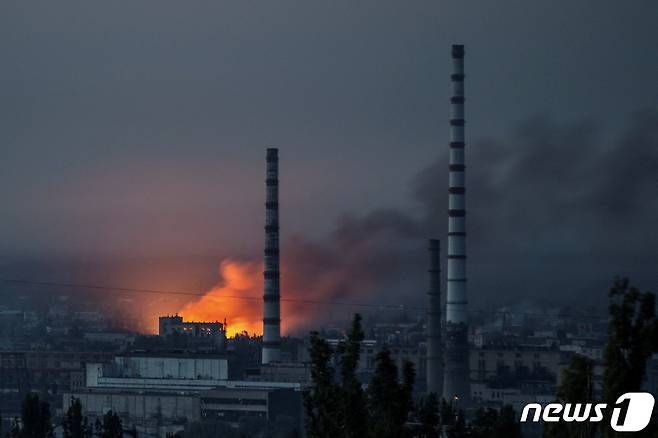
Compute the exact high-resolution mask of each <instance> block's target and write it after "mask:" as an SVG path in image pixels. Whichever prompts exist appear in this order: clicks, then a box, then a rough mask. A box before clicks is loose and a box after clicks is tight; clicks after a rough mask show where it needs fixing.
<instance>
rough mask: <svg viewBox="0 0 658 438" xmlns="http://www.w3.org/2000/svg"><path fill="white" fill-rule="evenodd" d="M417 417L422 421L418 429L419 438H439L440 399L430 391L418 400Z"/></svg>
mask: <svg viewBox="0 0 658 438" xmlns="http://www.w3.org/2000/svg"><path fill="white" fill-rule="evenodd" d="M416 418H417V419H418V422H419V423H420V427H419V429H418V431H417V436H418V437H419V438H438V436H439V399H438V398H437V396H436V394H434V393H430V394H428V395H427V396H426V397H423V398H421V399H420V400H419V401H418V405H417V407H416Z"/></svg>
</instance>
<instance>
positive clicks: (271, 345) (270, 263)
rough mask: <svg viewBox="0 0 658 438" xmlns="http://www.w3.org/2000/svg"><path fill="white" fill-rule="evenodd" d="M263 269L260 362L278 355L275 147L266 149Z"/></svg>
mask: <svg viewBox="0 0 658 438" xmlns="http://www.w3.org/2000/svg"><path fill="white" fill-rule="evenodd" d="M265 187H266V200H265V272H263V276H264V282H263V285H264V291H263V292H264V293H263V301H264V303H263V355H262V362H263V363H264V364H267V363H270V362H276V361H278V360H279V359H280V356H281V310H280V306H279V150H278V149H276V148H268V149H267V176H266V180H265Z"/></svg>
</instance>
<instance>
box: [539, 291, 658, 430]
mask: <svg viewBox="0 0 658 438" xmlns="http://www.w3.org/2000/svg"><path fill="white" fill-rule="evenodd" d="M608 296H609V299H610V304H609V306H608V313H609V316H610V320H609V325H608V341H607V343H606V345H605V348H604V350H603V380H602V382H601V388H600V391H598V389H599V388H597V387H596V386H595V379H594V365H595V364H594V361H593V360H592V359H590V358H588V357H585V356H580V355H574V356H573V357H572V359H571V363H570V364H569V366H568V367H567V368H566V369H565V370H564V372H563V374H562V382H561V384H560V386H559V387H558V391H557V401H558V402H560V403H571V404H572V405H573V404H575V403H587V402H590V403H605V404H606V405H607V406H608V409H607V410H606V411H605V413H606V415H605V418H604V419H603V421H601V422H599V423H590V422H588V421H585V422H581V423H578V422H574V423H565V422H557V423H547V424H546V427H545V428H544V436H545V437H546V438H594V437H598V436H603V437H606V438H613V437H618V436H624V433H620V432H615V431H614V430H613V429H612V428H611V427H610V420H611V413H612V406H614V405H615V402H616V400H617V398H618V397H619V396H621V395H622V394H624V393H627V392H639V391H641V390H642V383H643V381H644V378H645V376H646V372H647V362H648V360H649V359H650V358H651V356H652V355H653V354H654V353H658V318H657V317H656V296H655V295H654V294H653V293H651V292H641V291H640V290H639V289H638V288H636V287H633V286H631V284H630V281H629V280H628V278H617V279H615V281H614V284H613V285H612V287H611V288H610V291H609V293H608ZM599 392H600V395H599V394H598V393H599ZM597 396H598V397H597ZM656 417H657V416H656V415H653V416H652V420H651V423H649V425H648V426H647V428H646V429H644V430H643V431H640V432H635V433H633V436H634V437H640V438H642V437H658V419H657V418H656Z"/></svg>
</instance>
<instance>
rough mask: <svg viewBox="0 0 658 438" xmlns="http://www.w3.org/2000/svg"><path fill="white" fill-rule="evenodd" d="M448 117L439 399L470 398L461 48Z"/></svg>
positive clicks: (456, 50)
mask: <svg viewBox="0 0 658 438" xmlns="http://www.w3.org/2000/svg"><path fill="white" fill-rule="evenodd" d="M452 62H453V74H452V76H451V79H452V97H451V98H450V102H451V107H452V117H451V119H450V166H449V183H448V186H449V188H448V272H447V289H446V336H445V342H446V344H445V345H446V351H445V353H446V361H445V374H444V387H443V390H444V392H443V396H444V398H445V399H446V400H448V401H450V400H455V401H456V400H460V404H464V403H467V402H468V400H469V398H470V382H469V358H468V318H467V305H468V304H467V303H468V302H467V298H466V184H465V183H466V178H465V164H466V161H465V156H464V145H465V136H464V46H463V45H453V46H452Z"/></svg>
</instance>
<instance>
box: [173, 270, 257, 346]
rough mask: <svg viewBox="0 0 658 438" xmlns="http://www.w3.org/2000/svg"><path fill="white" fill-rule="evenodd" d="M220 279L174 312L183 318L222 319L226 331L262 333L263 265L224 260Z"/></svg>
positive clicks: (233, 332)
mask: <svg viewBox="0 0 658 438" xmlns="http://www.w3.org/2000/svg"><path fill="white" fill-rule="evenodd" d="M219 275H220V278H221V279H222V280H221V283H220V284H218V285H217V286H215V287H213V288H212V289H211V290H209V291H208V292H206V293H205V294H204V295H203V296H202V297H201V298H200V299H198V300H197V301H194V302H191V303H187V304H186V305H185V306H184V307H183V308H182V309H181V310H180V311H179V312H178V313H179V315H181V316H183V318H184V319H185V320H187V321H223V320H224V318H226V322H227V332H226V335H227V336H229V337H233V336H235V335H236V334H239V333H243V332H247V333H249V334H250V335H254V334H255V335H261V334H262V333H263V323H262V312H263V303H262V291H263V265H262V263H256V262H236V261H233V260H225V261H223V262H222V263H221V264H220V265H219Z"/></svg>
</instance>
